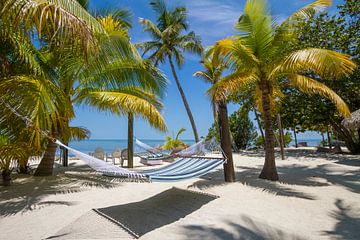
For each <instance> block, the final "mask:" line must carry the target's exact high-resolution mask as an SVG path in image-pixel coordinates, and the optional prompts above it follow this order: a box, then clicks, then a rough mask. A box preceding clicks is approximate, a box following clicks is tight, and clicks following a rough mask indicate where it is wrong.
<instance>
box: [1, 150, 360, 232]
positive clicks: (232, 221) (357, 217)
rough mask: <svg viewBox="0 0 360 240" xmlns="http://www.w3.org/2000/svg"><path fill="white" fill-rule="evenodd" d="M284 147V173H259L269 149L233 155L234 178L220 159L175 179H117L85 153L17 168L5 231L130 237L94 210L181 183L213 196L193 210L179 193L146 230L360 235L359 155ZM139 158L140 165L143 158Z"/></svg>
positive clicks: (132, 202) (5, 203)
mask: <svg viewBox="0 0 360 240" xmlns="http://www.w3.org/2000/svg"><path fill="white" fill-rule="evenodd" d="M286 155H287V158H286V160H280V159H279V158H277V159H278V160H277V166H278V171H279V175H280V179H281V180H280V182H270V181H265V180H261V179H258V178H257V176H258V174H259V171H260V170H261V167H262V164H263V154H262V153H261V152H255V151H247V152H242V153H238V154H235V155H234V159H235V164H236V167H235V169H236V177H237V182H236V183H230V184H228V183H224V181H223V173H222V169H221V168H219V169H217V170H215V171H213V172H211V173H209V174H207V175H206V176H204V177H202V178H195V179H192V180H188V181H183V182H175V183H136V182H121V181H116V180H115V181H114V180H113V179H111V178H106V177H102V176H98V175H96V174H94V173H91V170H90V169H89V168H88V167H86V166H85V165H84V164H83V163H82V162H81V161H71V162H70V167H69V168H63V167H61V166H60V165H57V167H56V169H55V171H56V174H55V176H52V177H46V178H41V177H36V178H35V177H31V176H25V175H17V176H16V175H15V176H14V181H13V185H12V186H11V187H6V188H5V187H1V188H0V191H1V202H0V214H1V219H0V239H46V238H51V239H119V238H121V239H132V238H134V237H133V236H132V235H131V234H129V233H128V232H127V231H125V230H124V229H122V228H121V227H120V226H118V225H116V224H114V223H113V222H111V221H110V220H108V219H106V218H104V217H102V216H101V215H99V214H97V213H96V212H95V211H93V210H92V209H99V208H107V207H115V208H114V209H115V211H116V209H123V210H122V211H124V209H125V210H126V206H133V207H134V206H135V207H136V206H137V205H136V204H137V202H139V206H140V205H141V204H142V206H147V205H146V204H148V205H149V204H150V205H151V204H153V203H151V201H160V202H159V203H161V199H160V200H159V198H161V197H156V196H161V194H162V193H163V192H164V191H167V190H169V189H172V188H173V187H177V188H179V189H185V190H191V191H196V192H202V193H206V194H210V196H214V197H213V198H211V199H208V200H206V201H204V202H202V200H201V196H203V197H206V196H207V195H202V194H200V195H199V194H195V193H194V196H196V197H197V200H196V201H195V202H194V203H195V204H193V205H192V207H191V208H190V209H185V208H188V207H189V206H187V205H186V203H184V202H181V199H176V198H173V199H172V200H171V201H173V202H172V203H171V204H173V207H174V210H176V211H171V208H166V207H165V206H164V208H165V209H163V212H162V213H161V214H162V216H163V217H162V218H161V219H166V221H163V222H161V221H160V220H158V222H156V224H157V226H158V227H157V228H156V229H153V230H152V231H148V232H146V231H145V232H144V233H145V234H143V235H142V236H141V238H140V239H359V238H360V230H359V229H360V194H359V193H360V174H359V170H360V161H359V160H360V159H359V156H353V155H331V154H319V153H315V151H314V149H311V148H306V149H287V151H286ZM136 165H137V169H141V167H140V165H141V164H139V163H138V159H137V162H136ZM200 202H201V204H200ZM197 203H199V204H197ZM127 204H129V205H127ZM144 204H145V205H144ZM164 204H166V203H164ZM150 205H149V206H150ZM116 206H118V207H120V208H116ZM182 206H183V207H182ZM159 209H161V207H160V208H159ZM119 211H120V210H119ZM147 211H148V213H147V214H151V211H152V210H151V209H149V210H147ZM181 211H184V213H183V214H181ZM133 212H136V215H138V216H132V217H131V216H130V217H129V221H130V218H134V219H135V220H136V219H140V218H141V219H144V218H145V217H147V216H146V215H145V214H146V213H145V212H144V213H143V214H142V212H141V211H133ZM129 213H131V211H130V212H129V211H126V214H129ZM179 213H180V214H179ZM117 214H120V215H121V212H119V213H117ZM124 214H125V212H124ZM172 214H175V215H176V214H177V216H172ZM127 217H128V216H127ZM167 218H168V219H167ZM156 220H157V219H154V220H153V221H156ZM148 222H149V220H148ZM150 222H151V221H150ZM145 223H146V221H145ZM125 224H126V223H125ZM142 227H143V226H136V228H137V229H140V230H141V228H142ZM144 227H145V226H144Z"/></svg>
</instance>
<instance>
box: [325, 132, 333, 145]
mask: <svg viewBox="0 0 360 240" xmlns="http://www.w3.org/2000/svg"><path fill="white" fill-rule="evenodd" d="M326 134H327V140H328V144H329V149H331V148H332V144H331V137H330V133H329V129H327V130H326Z"/></svg>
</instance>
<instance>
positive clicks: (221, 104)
mask: <svg viewBox="0 0 360 240" xmlns="http://www.w3.org/2000/svg"><path fill="white" fill-rule="evenodd" d="M202 65H203V67H204V68H205V71H197V72H195V73H194V75H195V76H197V77H201V78H202V79H203V80H205V81H206V82H209V83H211V84H212V85H215V84H216V83H218V82H219V81H222V78H223V73H224V71H225V70H226V68H227V64H226V62H225V61H224V59H223V58H222V57H221V56H220V55H219V51H217V48H213V47H211V48H209V50H208V51H207V52H206V53H205V57H204V59H203V60H202ZM210 97H211V100H212V101H211V104H212V108H213V111H214V112H213V113H214V121H215V122H218V123H219V128H220V138H221V141H220V142H221V148H222V149H223V150H224V153H225V155H226V157H227V161H226V163H225V164H224V176H225V181H226V182H233V181H235V172H234V163H233V158H232V149H231V132H230V128H229V121H228V114H227V112H228V110H227V101H226V98H225V97H224V98H222V99H216V98H214V96H210ZM216 119H218V121H216Z"/></svg>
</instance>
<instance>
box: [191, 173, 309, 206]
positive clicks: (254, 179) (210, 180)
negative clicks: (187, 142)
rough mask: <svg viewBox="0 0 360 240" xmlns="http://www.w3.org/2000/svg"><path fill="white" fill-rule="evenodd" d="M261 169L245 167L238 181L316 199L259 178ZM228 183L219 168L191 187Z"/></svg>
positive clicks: (290, 194)
mask: <svg viewBox="0 0 360 240" xmlns="http://www.w3.org/2000/svg"><path fill="white" fill-rule="evenodd" d="M259 173H260V171H259V169H257V168H243V171H241V172H236V181H237V182H240V183H242V184H244V185H247V186H250V187H253V188H257V189H262V190H263V191H267V192H270V193H273V194H275V195H279V196H288V197H297V198H303V199H308V200H315V197H314V196H312V195H310V194H306V193H304V192H299V191H296V190H294V189H292V188H291V187H288V186H287V185H284V184H279V183H276V182H272V181H267V180H263V179H259V177H258V176H259ZM225 184H227V183H225V182H224V177H223V170H222V169H219V170H217V171H215V172H212V173H209V174H207V175H206V176H205V177H202V179H201V180H199V181H196V182H195V183H193V184H191V185H190V186H189V188H190V187H197V188H199V189H201V190H204V189H207V188H212V187H215V186H221V185H225Z"/></svg>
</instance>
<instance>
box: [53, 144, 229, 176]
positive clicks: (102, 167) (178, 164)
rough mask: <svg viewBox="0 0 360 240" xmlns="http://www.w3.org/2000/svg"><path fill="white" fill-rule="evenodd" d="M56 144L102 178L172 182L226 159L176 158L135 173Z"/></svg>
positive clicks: (202, 172)
mask: <svg viewBox="0 0 360 240" xmlns="http://www.w3.org/2000/svg"><path fill="white" fill-rule="evenodd" d="M56 144H57V145H59V146H61V147H63V148H66V149H68V150H69V152H71V153H72V154H74V155H75V156H76V157H78V158H80V159H81V160H83V161H84V162H85V163H86V164H87V165H89V167H91V168H92V169H94V170H95V171H97V172H99V173H101V174H103V175H104V176H109V177H118V178H128V179H134V180H140V181H149V182H151V181H153V182H174V181H181V180H186V179H190V178H194V177H200V176H203V175H205V174H207V173H208V172H210V171H211V170H213V169H215V168H216V167H218V166H220V165H221V164H223V163H225V161H226V159H224V158H220V157H219V158H210V157H184V158H178V159H177V160H175V161H174V162H172V163H170V164H168V165H166V166H164V167H161V168H157V169H152V170H147V171H141V172H140V171H139V172H137V171H131V170H128V169H125V168H122V167H118V166H115V165H113V164H111V163H109V162H105V161H102V160H100V159H97V158H95V157H92V156H89V155H87V154H85V153H82V152H80V151H78V150H75V149H73V148H71V147H68V146H66V145H65V144H63V143H61V142H60V141H59V140H56Z"/></svg>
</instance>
